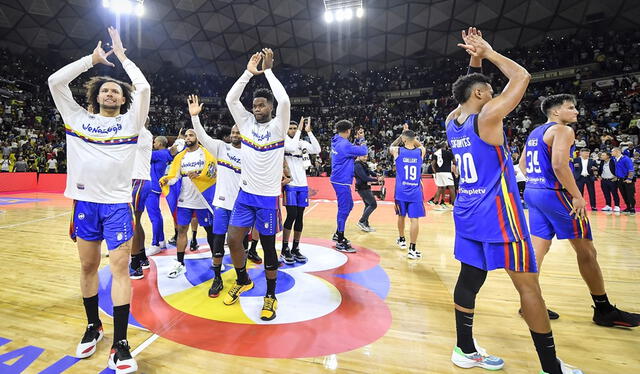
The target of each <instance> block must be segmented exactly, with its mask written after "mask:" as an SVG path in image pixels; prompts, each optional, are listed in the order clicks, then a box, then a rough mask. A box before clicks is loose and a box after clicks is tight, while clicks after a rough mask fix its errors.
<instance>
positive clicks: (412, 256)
mask: <svg viewBox="0 0 640 374" xmlns="http://www.w3.org/2000/svg"><path fill="white" fill-rule="evenodd" d="M407 257H408V258H409V259H411V260H417V259H419V258H420V257H422V254H421V253H420V252H418V251H416V250H415V249H414V250H411V249H410V250H409V253H407Z"/></svg>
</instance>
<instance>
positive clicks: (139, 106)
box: [122, 59, 151, 129]
mask: <svg viewBox="0 0 640 374" xmlns="http://www.w3.org/2000/svg"><path fill="white" fill-rule="evenodd" d="M122 67H123V68H124V71H126V72H127V75H128V76H129V79H131V83H132V84H133V87H135V90H134V91H133V94H132V95H131V106H130V107H129V112H131V114H130V116H132V118H133V120H134V126H135V127H136V128H137V129H141V128H142V126H144V123H145V121H146V120H147V116H149V105H150V103H151V85H149V82H147V79H146V78H145V77H144V74H142V71H140V69H139V68H138V67H137V66H136V64H134V63H133V61H131V60H129V59H127V60H125V61H124V62H123V63H122Z"/></svg>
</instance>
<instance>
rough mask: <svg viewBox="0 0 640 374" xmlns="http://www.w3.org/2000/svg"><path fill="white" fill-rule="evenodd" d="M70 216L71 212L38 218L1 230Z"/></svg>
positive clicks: (0, 227) (2, 227)
mask: <svg viewBox="0 0 640 374" xmlns="http://www.w3.org/2000/svg"><path fill="white" fill-rule="evenodd" d="M69 214H71V212H64V213H60V214H55V215H53V216H49V217H44V218H38V219H32V220H30V221H25V222H20V223H14V224H13V225H6V226H0V229H8V228H11V227H16V226H22V225H28V224H30V223H34V222H40V221H46V220H48V219H51V218H56V217H60V216H65V215H69Z"/></svg>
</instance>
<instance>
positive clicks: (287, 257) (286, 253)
mask: <svg viewBox="0 0 640 374" xmlns="http://www.w3.org/2000/svg"><path fill="white" fill-rule="evenodd" d="M280 262H284V263H285V264H287V265H293V264H295V263H296V260H295V259H294V258H293V255H292V254H291V251H290V250H289V247H284V248H282V251H280Z"/></svg>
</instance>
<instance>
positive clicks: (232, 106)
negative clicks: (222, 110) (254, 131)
mask: <svg viewBox="0 0 640 374" xmlns="http://www.w3.org/2000/svg"><path fill="white" fill-rule="evenodd" d="M252 77H253V74H251V73H250V72H249V71H248V70H245V71H244V73H242V75H241V76H240V78H238V80H237V81H236V83H234V84H233V87H231V89H230V90H229V93H227V97H226V99H225V101H226V102H227V107H228V108H229V112H231V116H232V117H233V120H234V121H235V122H236V125H238V128H239V129H240V130H241V131H243V129H246V127H247V123H248V120H249V119H250V118H251V116H252V114H251V113H249V112H248V111H247V110H246V109H245V108H244V105H242V103H241V102H240V96H242V91H244V88H245V87H246V85H247V83H249V80H250V79H251V78H252Z"/></svg>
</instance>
